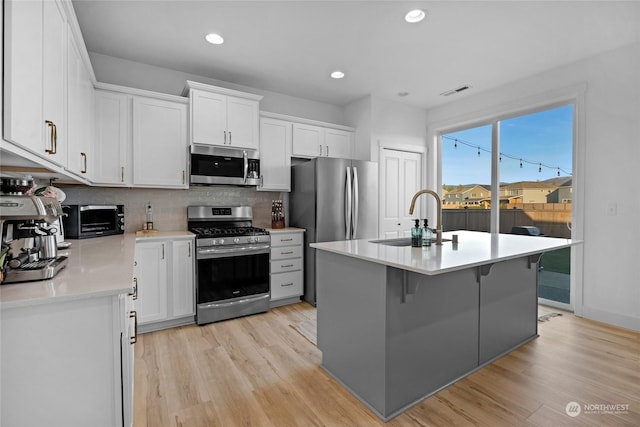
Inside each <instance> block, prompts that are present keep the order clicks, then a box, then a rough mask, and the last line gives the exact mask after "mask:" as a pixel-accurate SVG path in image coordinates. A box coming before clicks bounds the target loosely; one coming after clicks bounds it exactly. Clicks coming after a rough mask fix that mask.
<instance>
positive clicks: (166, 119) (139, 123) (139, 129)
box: [133, 97, 189, 188]
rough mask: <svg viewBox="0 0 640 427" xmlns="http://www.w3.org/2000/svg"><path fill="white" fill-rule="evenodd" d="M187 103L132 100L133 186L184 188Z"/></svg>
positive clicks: (185, 179)
mask: <svg viewBox="0 0 640 427" xmlns="http://www.w3.org/2000/svg"><path fill="white" fill-rule="evenodd" d="M187 151H188V148H187V104H182V103H177V102H170V101H164V100H159V99H153V98H142V97H134V98H133V184H134V185H136V186H148V187H161V188H188V187H189V184H188V179H187Z"/></svg>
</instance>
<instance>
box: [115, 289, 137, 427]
mask: <svg viewBox="0 0 640 427" xmlns="http://www.w3.org/2000/svg"><path fill="white" fill-rule="evenodd" d="M118 300H119V303H120V317H121V320H122V323H121V325H122V326H121V328H120V332H121V335H120V339H121V340H122V341H121V343H120V382H121V384H120V386H121V387H120V388H121V390H122V396H121V400H122V417H123V421H124V422H123V427H131V426H133V383H134V377H135V374H134V361H135V350H134V344H135V340H136V338H137V337H136V335H135V329H136V325H135V322H136V321H137V320H136V314H135V307H134V303H133V301H132V297H131V296H130V295H127V294H121V295H119V297H118Z"/></svg>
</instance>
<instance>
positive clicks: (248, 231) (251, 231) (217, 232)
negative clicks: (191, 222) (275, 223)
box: [189, 226, 269, 237]
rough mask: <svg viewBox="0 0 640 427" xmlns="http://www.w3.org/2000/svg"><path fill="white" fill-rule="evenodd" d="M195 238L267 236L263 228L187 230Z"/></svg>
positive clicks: (196, 228) (199, 228)
mask: <svg viewBox="0 0 640 427" xmlns="http://www.w3.org/2000/svg"><path fill="white" fill-rule="evenodd" d="M189 231H191V232H192V233H194V234H195V235H196V236H197V237H236V236H262V235H266V234H269V232H268V231H267V230H265V229H264V228H258V227H234V226H229V227H219V226H215V227H192V228H190V229H189Z"/></svg>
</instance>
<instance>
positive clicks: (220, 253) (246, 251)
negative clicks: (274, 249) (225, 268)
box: [197, 245, 270, 259]
mask: <svg viewBox="0 0 640 427" xmlns="http://www.w3.org/2000/svg"><path fill="white" fill-rule="evenodd" d="M269 250H270V246H269V245H259V246H241V247H236V248H228V249H219V248H198V255H197V259H208V258H223V257H230V256H237V255H240V256H244V255H259V254H268V253H269Z"/></svg>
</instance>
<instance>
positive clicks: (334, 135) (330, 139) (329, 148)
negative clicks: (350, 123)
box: [324, 128, 353, 159]
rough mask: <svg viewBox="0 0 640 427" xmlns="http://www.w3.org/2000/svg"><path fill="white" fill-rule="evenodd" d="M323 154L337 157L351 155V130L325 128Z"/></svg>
mask: <svg viewBox="0 0 640 427" xmlns="http://www.w3.org/2000/svg"><path fill="white" fill-rule="evenodd" d="M324 144H325V154H324V155H325V156H328V157H336V158H338V159H350V158H351V157H352V147H353V132H347V131H343V130H338V129H330V128H327V129H325V130H324Z"/></svg>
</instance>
